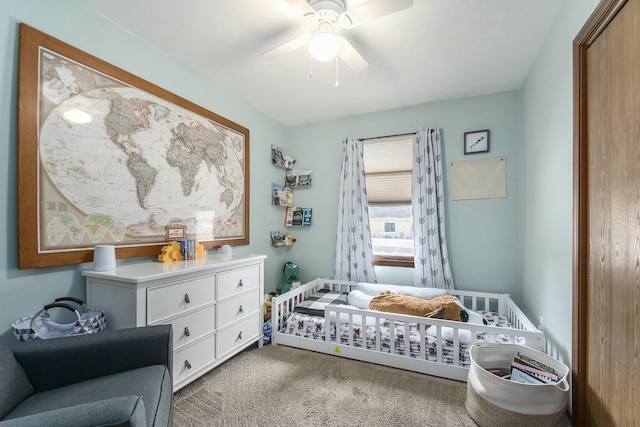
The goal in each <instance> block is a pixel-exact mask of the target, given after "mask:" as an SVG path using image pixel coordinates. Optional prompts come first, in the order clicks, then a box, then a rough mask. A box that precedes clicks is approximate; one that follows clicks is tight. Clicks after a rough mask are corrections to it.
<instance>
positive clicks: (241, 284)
mask: <svg viewBox="0 0 640 427" xmlns="http://www.w3.org/2000/svg"><path fill="white" fill-rule="evenodd" d="M238 286H240V287H243V286H244V283H242V279H240V281H239V282H238Z"/></svg>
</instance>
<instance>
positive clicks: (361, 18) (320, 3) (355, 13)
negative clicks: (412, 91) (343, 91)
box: [261, 0, 413, 73]
mask: <svg viewBox="0 0 640 427" xmlns="http://www.w3.org/2000/svg"><path fill="white" fill-rule="evenodd" d="M286 2H287V3H289V5H291V6H292V7H293V8H294V9H296V10H298V11H299V12H300V13H301V14H302V15H303V16H304V20H305V25H306V31H305V33H304V34H301V35H300V36H298V37H296V38H295V39H293V40H290V41H288V42H286V43H284V44H282V45H280V46H278V47H276V48H274V49H271V50H269V51H267V52H265V53H263V54H262V55H261V56H262V58H264V59H267V60H270V59H275V58H277V57H280V56H282V55H285V54H287V53H289V52H292V51H294V50H295V49H298V48H300V47H302V46H304V45H308V47H309V52H310V53H311V55H312V56H313V57H314V58H316V59H319V60H321V61H327V60H330V59H334V58H336V57H339V58H340V59H342V60H343V61H344V62H345V63H346V64H347V66H349V68H351V69H352V70H353V71H354V72H355V73H358V72H360V71H363V70H365V69H366V68H367V67H368V66H369V63H368V62H367V61H366V60H365V59H364V58H363V57H362V55H360V53H359V52H358V51H357V50H356V49H355V48H354V47H353V46H352V45H351V43H349V42H348V41H347V40H346V39H345V38H344V37H343V36H342V35H340V34H341V33H342V30H348V29H350V28H353V27H355V26H358V25H360V24H363V23H365V22H368V21H372V20H374V19H377V18H382V17H383V16H387V15H390V14H392V13H395V12H398V11H400V10H403V9H407V8H410V7H411V6H413V0H370V1H368V2H366V3H363V4H361V5H359V6H356V7H354V8H352V9H348V10H347V9H346V5H345V3H346V2H345V0H286Z"/></svg>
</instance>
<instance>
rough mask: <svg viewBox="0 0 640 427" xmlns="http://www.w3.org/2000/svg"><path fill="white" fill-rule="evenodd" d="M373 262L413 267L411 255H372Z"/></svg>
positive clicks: (391, 265)
mask: <svg viewBox="0 0 640 427" xmlns="http://www.w3.org/2000/svg"><path fill="white" fill-rule="evenodd" d="M373 264H374V265H379V266H384V267H407V268H413V257H407V256H384V255H374V256H373Z"/></svg>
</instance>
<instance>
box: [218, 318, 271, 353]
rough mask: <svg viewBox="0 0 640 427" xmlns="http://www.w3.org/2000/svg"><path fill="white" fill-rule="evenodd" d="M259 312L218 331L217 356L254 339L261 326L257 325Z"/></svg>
mask: <svg viewBox="0 0 640 427" xmlns="http://www.w3.org/2000/svg"><path fill="white" fill-rule="evenodd" d="M259 317H260V313H255V314H254V315H252V316H249V317H247V318H246V319H244V320H241V321H240V322H238V323H234V324H233V325H230V326H227V327H226V328H224V329H222V330H219V331H218V357H222V356H224V355H225V354H227V353H228V352H229V351H231V350H233V349H234V348H236V347H239V346H241V345H242V344H245V343H248V342H251V341H255V340H256V336H258V335H259V334H260V332H261V331H260V329H261V327H258V323H259Z"/></svg>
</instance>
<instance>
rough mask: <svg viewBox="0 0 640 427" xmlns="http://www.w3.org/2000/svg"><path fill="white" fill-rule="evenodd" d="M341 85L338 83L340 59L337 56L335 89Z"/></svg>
mask: <svg viewBox="0 0 640 427" xmlns="http://www.w3.org/2000/svg"><path fill="white" fill-rule="evenodd" d="M338 85H339V83H338V57H337V56H336V85H335V87H338Z"/></svg>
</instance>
